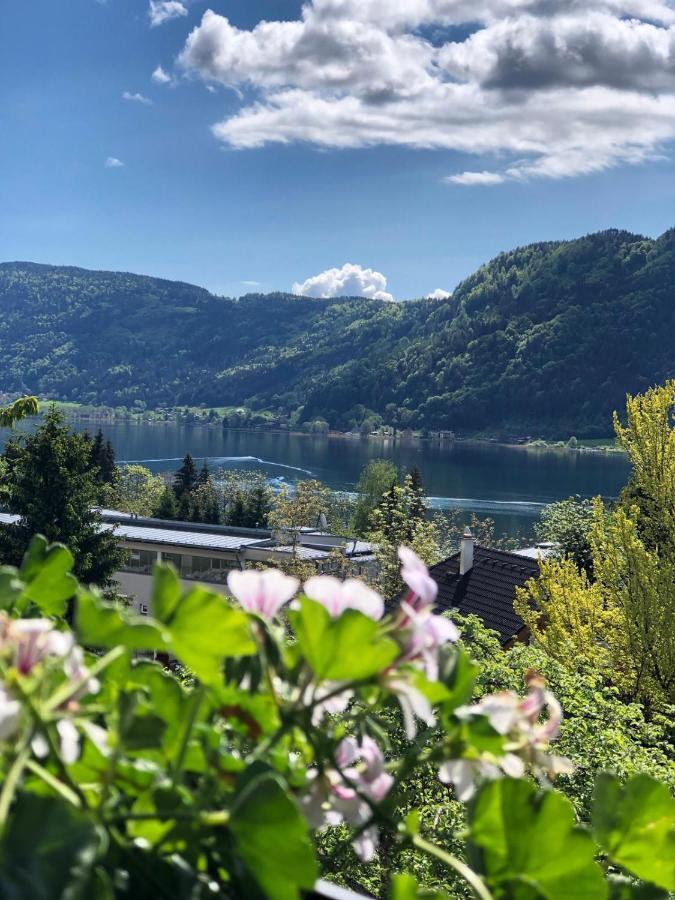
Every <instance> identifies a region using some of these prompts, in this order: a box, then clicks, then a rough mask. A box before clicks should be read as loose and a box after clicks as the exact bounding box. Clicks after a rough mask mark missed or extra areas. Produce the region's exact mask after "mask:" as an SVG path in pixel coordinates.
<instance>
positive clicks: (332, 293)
mask: <svg viewBox="0 0 675 900" xmlns="http://www.w3.org/2000/svg"><path fill="white" fill-rule="evenodd" d="M386 288H387V279H386V278H385V276H384V275H383V274H382V273H381V272H376V271H375V270H374V269H364V268H362V267H361V266H356V265H354V264H353V263H345V265H344V266H342V268H341V269H327V270H326V271H325V272H321V274H320V275H314V276H312V277H311V278H308V279H307V280H306V281H303V282H298V281H296V282H295V284H294V285H293V293H294V294H300V295H301V296H304V297H322V298H326V297H368V298H369V299H370V300H386V301H389V302H392V301H393V300H394V298H393V296H392V295H391V294H390V293H389V292H388V291H387V290H386Z"/></svg>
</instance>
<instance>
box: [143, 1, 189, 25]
mask: <svg viewBox="0 0 675 900" xmlns="http://www.w3.org/2000/svg"><path fill="white" fill-rule="evenodd" d="M187 12H188V11H187V7H186V6H185V4H184V3H181V2H180V0H150V5H149V7H148V16H149V17H150V26H151V28H156V27H157V26H158V25H163V24H164V23H165V22H169V21H170V20H171V19H178V18H180V17H181V16H187Z"/></svg>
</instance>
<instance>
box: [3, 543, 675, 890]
mask: <svg viewBox="0 0 675 900" xmlns="http://www.w3.org/2000/svg"><path fill="white" fill-rule="evenodd" d="M400 557H401V562H402V577H403V580H404V581H405V583H406V584H407V585H408V587H409V593H408V596H407V597H406V599H405V600H404V601H403V603H401V605H400V607H399V608H397V609H394V610H393V611H391V612H389V613H386V612H385V606H384V603H383V601H382V598H381V597H380V596H379V595H378V594H377V593H375V592H374V591H373V590H371V589H370V588H368V587H367V586H365V585H364V584H362V583H360V582H359V581H355V580H347V581H344V582H342V581H339V580H337V579H334V578H331V577H327V576H326V577H315V578H311V579H309V581H307V582H306V583H305V584H304V586H303V585H301V584H300V583H299V582H298V581H297V580H295V579H294V578H291V577H289V576H286V575H284V574H282V573H280V572H275V571H267V572H257V571H250V572H235V573H231V575H230V578H229V588H230V592H231V595H232V597H231V598H226V597H225V596H223V595H221V594H219V593H215V592H212V591H210V590H208V589H207V588H206V587H202V586H195V587H192V588H191V590H190V591H189V592H187V593H186V592H184V590H183V588H182V586H181V583H180V581H179V579H178V577H177V575H176V573H175V572H174V571H173V570H172V569H171V568H170V567H159V568H158V569H157V571H156V573H155V579H154V591H153V597H152V617H138V616H134V615H133V614H131V613H130V612H129V611H128V610H126V609H124V608H119V607H117V606H114V605H110V604H108V603H106V602H105V601H104V600H103V599H102V597H101V596H100V595H99V594H97V593H96V592H93V591H90V590H87V589H86V588H83V587H81V586H78V585H77V582H76V581H75V579H74V578H73V576H72V574H71V569H72V565H73V560H72V557H71V555H70V554H69V552H68V550H66V549H65V547H62V546H60V545H54V546H47V545H46V542H45V541H44V540H42V539H40V538H36V539H35V540H34V541H33V544H32V545H31V548H30V551H29V553H28V555H27V557H26V560H25V562H24V564H23V566H22V568H21V569H20V570H19V571H17V570H15V569H10V568H4V569H2V570H0V608H1V610H2V612H0V751H1V764H0V765H1V772H2V787H1V789H0V896H2V897H3V898H4V897H8V898H22V900H24V898H51V897H54V898H57V897H58V898H61V897H64V898H68V900H75V898H98V897H102V898H108V897H130V898H131V897H133V898H145V897H148V898H149V897H153V898H156V897H171V898H200V897H245V898H256V897H268V898H272V900H292V898H296V897H299V896H300V895H301V894H302V892H303V891H306V890H309V889H311V888H312V886H313V885H314V884H315V882H316V880H317V879H318V878H319V877H320V875H321V872H320V868H319V865H318V862H317V854H316V851H315V840H316V836H317V835H320V834H321V833H322V832H323V831H325V830H326V829H331V828H334V827H335V826H340V827H341V828H345V827H347V828H349V830H350V834H349V840H350V841H351V843H352V844H353V847H354V850H355V851H356V853H358V855H359V856H360V858H361V859H362V860H364V861H368V860H370V859H372V858H373V857H374V856H375V855H376V854H377V852H378V843H379V841H380V839H381V836H382V834H383V833H387V835H388V839H393V840H395V841H399V842H401V843H402V844H407V845H409V846H411V847H414V848H415V849H416V851H417V852H419V853H423V854H431V855H433V856H434V857H435V858H437V859H439V860H441V861H442V862H443V863H445V864H446V865H447V866H448V867H449V869H450V870H452V871H453V873H454V875H455V876H457V875H458V876H459V877H460V878H461V879H462V880H463V882H464V884H465V886H466V892H467V895H469V896H471V895H474V896H476V897H479V898H481V900H488V898H494V900H498V898H510V897H513V898H528V900H529V898H538V897H541V898H551V900H569V898H574V897H576V898H584V900H595V898H598V900H602V898H606V897H609V896H610V894H611V896H614V897H636V898H637V897H652V898H654V897H659V896H663V897H665V896H667V891H668V890H669V889H673V888H674V887H675V881H674V880H673V839H674V838H673V835H674V824H673V822H674V818H673V817H674V813H673V801H672V799H671V797H670V794H669V791H668V789H667V788H666V787H665V786H663V785H661V784H659V783H658V782H656V781H654V780H653V779H650V778H648V777H646V776H638V777H636V778H633V779H632V780H630V781H629V782H628V783H627V784H620V783H619V782H618V781H617V780H616V779H615V778H613V777H612V776H611V775H602V776H601V777H600V778H599V779H598V783H597V786H596V794H595V801H594V804H595V809H594V815H593V822H592V823H591V824H589V825H580V824H579V823H578V822H577V821H576V820H575V816H574V813H573V809H572V806H571V804H570V803H569V801H568V800H566V799H565V798H564V797H563V796H562V795H561V794H560V793H559V792H557V791H556V790H555V788H554V785H553V780H554V778H555V777H556V776H557V775H558V774H560V773H564V772H567V771H569V770H570V767H571V763H570V762H569V760H566V759H563V758H561V757H559V756H557V755H556V754H555V752H554V751H552V749H551V746H550V745H551V743H552V742H554V741H555V738H556V734H557V731H558V727H559V724H560V720H561V716H562V710H561V709H560V706H559V704H558V702H557V701H556V699H555V697H554V696H553V695H552V694H551V693H550V692H549V691H548V689H547V687H546V684H545V683H544V681H543V679H542V678H541V677H540V676H538V675H537V673H535V672H530V673H528V674H527V676H526V679H525V683H524V685H523V688H524V690H523V694H522V696H520V695H517V694H516V693H514V692H503V693H499V694H494V695H490V696H487V697H483V698H482V699H481V700H480V701H479V702H472V695H473V688H474V681H475V677H476V666H475V664H474V663H472V661H471V660H470V659H469V658H468V656H467V654H466V652H465V651H464V650H462V649H460V648H459V647H458V646H457V644H456V641H457V638H458V636H459V632H458V630H457V628H456V627H455V625H454V624H453V623H452V621H451V620H450V619H448V618H446V617H442V616H438V615H436V614H435V613H434V603H435V600H436V585H435V583H434V581H433V580H432V579H431V578H430V577H429V575H428V573H427V571H426V568H425V567H424V565H423V564H422V563H421V562H420V561H419V560H418V559H417V557H416V556H415V555H414V554H413V553H412V552H411V551H409V550H406V549H405V548H403V549H402V550H401V551H400ZM73 597H74V598H75V600H74V603H71V600H72V598H73ZM71 608H72V609H74V618H73V627H72V628H70V627H69V626H68V625H67V624H66V615H67V614H68V616H69V617H70V612H71ZM392 703H396V704H397V705H398V706H400V710H401V714H402V721H403V723H404V728H405V733H406V737H407V745H406V750H405V752H404V753H403V754H398V755H393V754H392V750H391V745H389V744H388V742H387V740H386V735H383V734H382V729H381V728H380V727H379V726H378V724H377V720H378V711H380V710H382V708H383V706H386V705H391V704H392ZM429 765H432V766H433V767H434V769H435V771H437V773H438V778H439V779H441V781H443V782H445V783H447V784H448V785H450V786H451V790H452V791H453V792H454V794H455V796H456V798H458V799H460V800H461V801H463V802H466V803H467V804H468V806H467V828H466V834H465V836H464V847H465V852H464V853H463V854H462V855H461V857H460V856H457V855H453V854H451V853H449V852H448V851H447V849H446V848H444V847H441V846H437V845H435V844H433V843H431V842H430V841H429V840H428V839H427V837H425V834H426V833H427V828H426V825H427V823H425V822H424V821H421V820H420V817H419V816H416V815H414V814H413V815H409V816H407V818H406V819H405V821H398V820H397V818H396V813H395V810H396V798H397V796H398V794H399V792H400V791H401V790H402V788H403V787H404V785H405V783H406V781H407V780H408V779H410V778H411V777H412V776H413V775H414V773H415V772H416V771H418V770H419V767H420V766H427V767H428V766H429ZM391 894H392V897H395V898H398V900H407V898H414V897H417V896H419V897H422V896H428V895H425V894H424V888H423V886H418V885H417V884H416V883H415V881H414V879H412V878H411V877H409V876H406V875H404V874H399V875H397V876H395V877H392V879H391Z"/></svg>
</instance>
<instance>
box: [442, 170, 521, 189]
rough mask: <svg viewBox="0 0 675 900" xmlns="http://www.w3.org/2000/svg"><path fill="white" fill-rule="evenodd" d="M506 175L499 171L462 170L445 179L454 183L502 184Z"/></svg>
mask: <svg viewBox="0 0 675 900" xmlns="http://www.w3.org/2000/svg"><path fill="white" fill-rule="evenodd" d="M505 180H506V179H505V177H504V175H500V174H499V173H498V172H488V171H486V170H484V171H482V172H460V173H459V174H458V175H448V177H447V178H445V179H444V181H446V182H448V183H452V184H469V185H473V184H501V183H502V181H505Z"/></svg>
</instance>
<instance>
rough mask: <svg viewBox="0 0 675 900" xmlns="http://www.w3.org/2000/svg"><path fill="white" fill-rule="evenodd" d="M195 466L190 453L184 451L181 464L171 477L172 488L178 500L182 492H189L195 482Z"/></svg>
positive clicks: (196, 476)
mask: <svg viewBox="0 0 675 900" xmlns="http://www.w3.org/2000/svg"><path fill="white" fill-rule="evenodd" d="M197 479H198V475H197V467H196V465H195V461H194V459H193V458H192V454H190V453H186V454H185V456H184V457H183V464H182V466H181V467H180V469H178V471H177V472H176V474H175V475H174V477H173V490H174V493H175V495H176V497H178V499H179V500H181V499H182V497H183V495H184V494H190V493H191V492H192V491H193V490H194V488H195V486H196V484H197Z"/></svg>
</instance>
